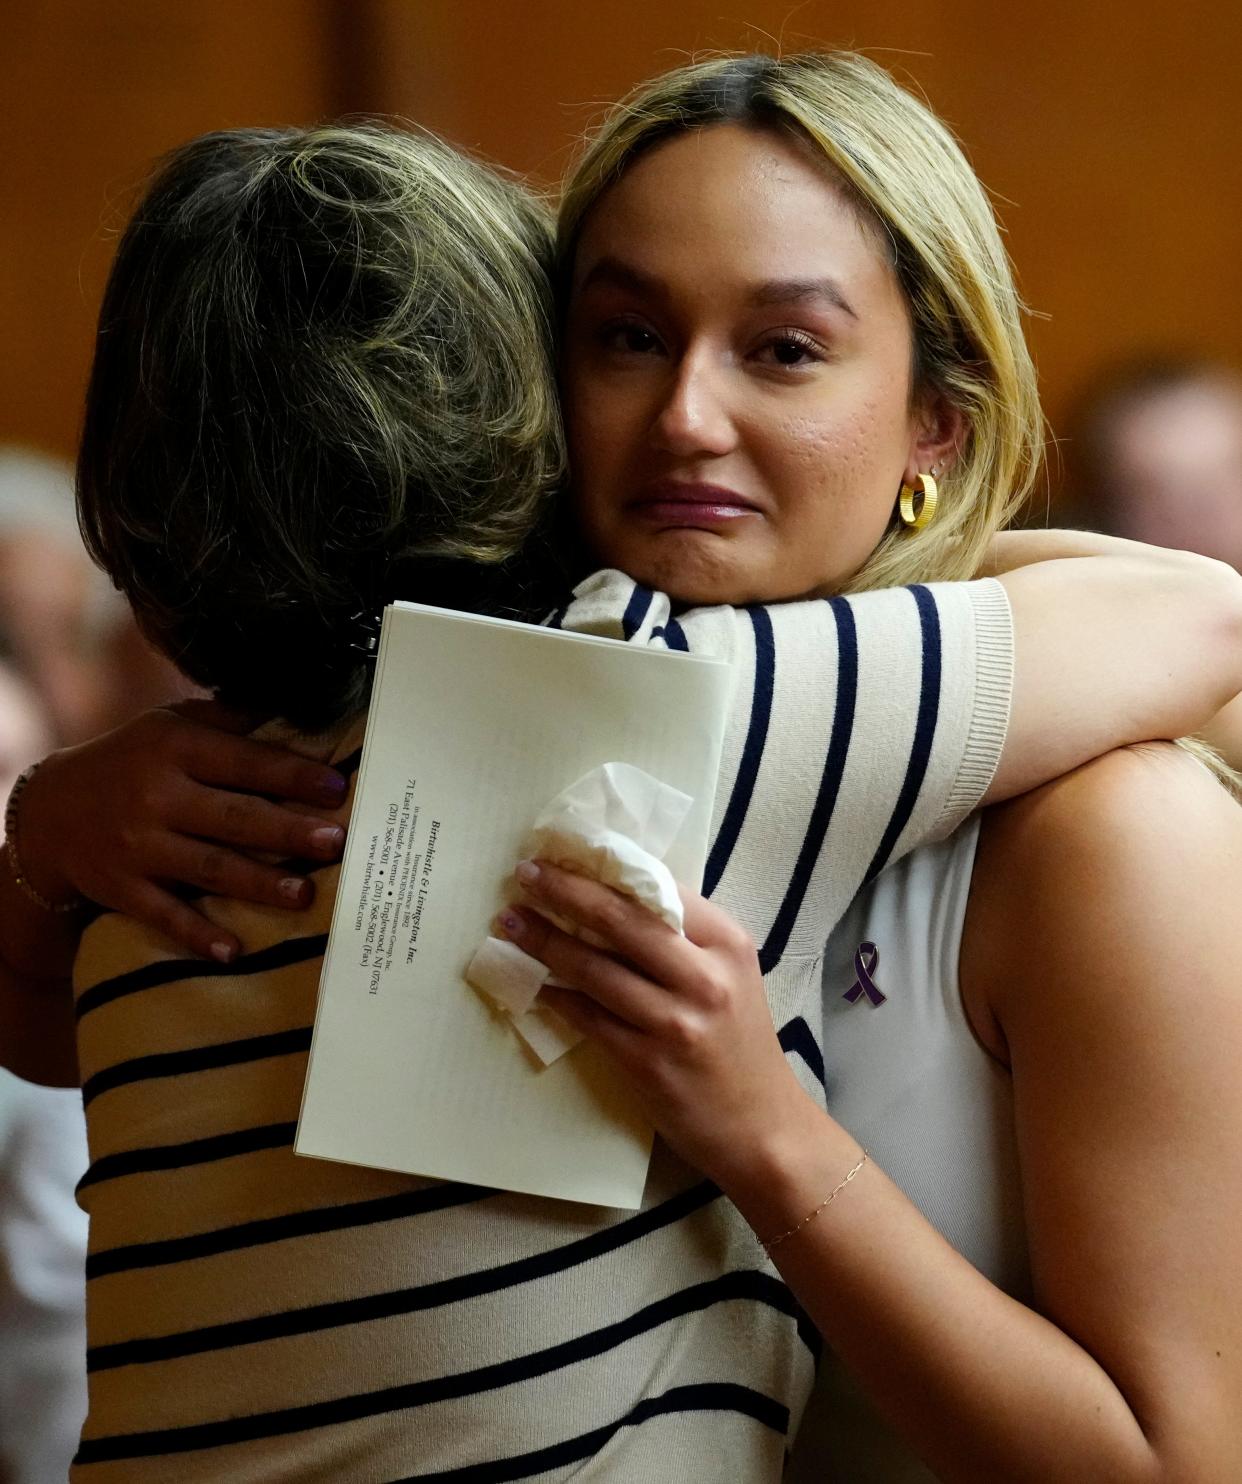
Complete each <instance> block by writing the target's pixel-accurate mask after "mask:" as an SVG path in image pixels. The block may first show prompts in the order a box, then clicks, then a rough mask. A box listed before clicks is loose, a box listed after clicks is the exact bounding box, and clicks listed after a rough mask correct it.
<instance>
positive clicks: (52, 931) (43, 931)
mask: <svg viewBox="0 0 1242 1484" xmlns="http://www.w3.org/2000/svg"><path fill="white" fill-rule="evenodd" d="M208 721H210V722H211V724H210V725H208V724H207V722H208ZM242 724H243V723H242V721H241V719H240V718H237V717H234V716H233V715H232V714H231V713H228V712H224V711H222V710H220V709H219V708H216V707H213V706H210V705H208V706H204V705H203V704H202V703H188V704H187V705H186V706H184V707H182V708H175V709H167V710H158V711H152V712H149V713H148V714H147V715H145V716H142V717H139V718H137V719H136V720H135V721H132V722H129V723H127V724H126V725H124V726H122V727H119V728H118V729H117V730H116V731H114V732H110V733H108V734H107V735H106V736H103V737H99V738H97V739H95V740H94V741H92V742H88V743H85V744H83V745H82V746H80V747H76V748H71V749H68V750H66V751H64V752H60V753H54V754H53V755H52V756H51V757H50V758H49V759H47V760H46V761H45V762H44V763H43V764H42V765H41V766H40V768H39V769H38V771H37V772H36V773H35V774H34V776H33V777H32V778H31V779H30V780H29V781H28V783H27V784H26V786H25V789H24V791H23V793H22V795H21V798H20V799H19V801H18V806H17V818H18V835H19V841H18V856H19V859H20V862H21V870H22V872H23V875H24V876H25V877H26V878H27V879H28V880H29V883H30V884H31V886H32V887H33V888H34V890H35V891H36V892H37V893H38V895H39V896H41V897H42V898H43V899H44V902H45V903H68V902H71V901H73V900H74V899H76V898H77V897H86V898H89V899H90V900H91V901H94V902H97V903H99V904H100V905H102V906H104V907H108V908H111V909H113V910H116V911H121V912H127V913H129V914H131V915H132V916H134V917H136V918H138V919H140V920H142V921H144V922H146V923H148V924H150V925H151V926H153V927H156V928H157V929H159V930H161V931H162V932H164V933H166V934H167V935H168V937H169V938H171V939H173V940H174V941H176V942H178V943H180V944H182V945H183V946H185V947H187V948H188V949H189V950H190V951H191V952H194V953H198V954H200V955H202V956H203V957H215V958H217V959H228V958H231V957H233V956H234V955H235V954H236V953H237V952H238V950H239V947H240V945H239V944H238V942H237V939H236V938H235V937H234V936H233V934H231V933H228V932H224V931H223V930H221V929H220V928H219V927H217V926H216V925H215V924H214V923H212V922H210V921H209V920H208V919H207V918H206V917H204V916H203V915H202V914H201V913H200V912H198V911H197V910H196V909H195V907H194V905H193V904H192V902H191V901H187V900H186V899H185V898H184V897H182V896H179V895H177V894H176V893H175V892H174V891H173V890H171V889H170V887H171V885H172V883H174V882H178V883H183V884H188V885H192V886H196V887H199V888H201V889H203V890H212V891H216V892H219V893H221V894H233V895H237V896H242V897H246V898H247V899H250V900H254V901H258V902H268V903H272V904H274V905H279V906H284V907H297V906H299V905H304V904H305V903H307V902H309V901H310V898H311V894H312V890H313V888H312V885H311V883H310V881H309V880H308V879H307V876H306V874H305V873H306V869H307V868H308V867H309V866H311V865H313V864H314V863H315V862H316V861H324V860H332V859H335V858H336V857H337V856H338V855H339V854H340V850H341V847H342V845H343V842H344V830H343V828H342V827H341V826H340V825H339V824H338V823H334V822H333V821H332V820H331V819H329V818H326V817H325V816H326V815H327V814H328V813H330V811H331V810H333V809H334V808H335V807H337V806H339V805H340V803H341V801H342V799H343V798H344V796H345V792H346V788H347V785H346V781H345V780H344V779H343V778H342V777H341V775H340V774H339V773H337V772H336V771H335V770H334V769H332V768H328V767H325V766H323V765H321V764H319V763H317V762H314V761H313V760H311V759H308V758H305V757H301V756H299V755H297V754H296V753H293V752H290V751H287V750H286V749H285V748H283V747H274V746H271V745H269V744H267V743H262V742H256V741H253V740H251V739H249V738H246V737H241V736H237V735H234V734H233V732H232V731H228V730H223V729H222V728H226V727H227V728H232V729H236V728H237V727H239V726H241V725H242ZM243 788H244V789H245V790H247V791H246V792H245V793H242V792H239V791H236V790H240V789H243ZM264 794H268V795H271V796H273V797H275V798H279V799H282V800H285V801H286V804H285V805H282V804H277V803H274V802H272V801H271V799H270V798H265V797H262V795H264ZM316 808H318V810H319V811H320V812H318V813H316V812H315V810H316ZM225 842H227V843H225ZM233 846H239V847H242V848H245V847H250V848H252V849H256V850H261V851H265V852H268V853H273V854H276V855H279V856H283V857H291V858H295V859H298V860H300V861H301V862H302V865H301V866H294V867H290V866H289V865H288V864H287V863H286V864H285V865H283V866H276V865H267V864H263V863H261V862H258V861H255V860H253V859H250V858H249V857H247V856H245V855H243V854H241V853H240V851H238V850H235V849H233V848H232V847H233ZM83 919H84V913H83V912H82V911H71V912H53V911H51V910H49V907H48V906H47V905H40V903H39V902H38V901H37V900H36V899H35V897H34V896H32V895H31V894H30V893H29V892H25V891H23V890H22V889H21V888H20V886H19V885H18V884H17V880H16V876H15V872H14V868H13V862H12V858H11V856H10V854H9V852H8V851H7V850H6V851H5V853H4V856H3V858H2V859H0V1064H2V1065H3V1066H5V1067H6V1068H8V1070H10V1071H12V1072H14V1073H16V1075H18V1076H20V1077H25V1078H26V1079H28V1080H29V1081H32V1082H42V1083H47V1084H51V1085H65V1086H67V1085H71V1084H73V1083H75V1082H76V1080H77V1076H76V1061H75V1056H74V1051H73V1017H72V991H71V985H70V976H71V972H72V966H73V958H74V953H75V951H76V949H77V943H78V938H79V935H80V931H81V927H82V923H83Z"/></svg>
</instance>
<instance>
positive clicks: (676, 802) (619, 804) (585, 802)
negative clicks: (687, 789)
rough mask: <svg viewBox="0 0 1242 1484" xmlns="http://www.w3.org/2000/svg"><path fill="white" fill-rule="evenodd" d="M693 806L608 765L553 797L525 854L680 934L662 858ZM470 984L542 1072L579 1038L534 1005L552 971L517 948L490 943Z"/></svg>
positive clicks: (645, 777) (625, 767)
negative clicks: (499, 1012)
mask: <svg viewBox="0 0 1242 1484" xmlns="http://www.w3.org/2000/svg"><path fill="white" fill-rule="evenodd" d="M693 802H694V801H693V800H692V799H691V798H690V797H689V796H688V795H687V794H684V793H682V792H681V790H680V789H676V788H671V787H670V786H669V785H668V784H666V783H661V782H660V780H659V779H658V778H653V777H652V776H651V774H650V773H644V772H643V770H642V769H641V768H636V767H634V766H633V765H632V764H630V763H604V764H603V765H602V766H601V767H598V768H593V769H592V770H591V772H589V773H587V774H586V775H585V776H584V777H582V778H579V779H578V781H577V783H575V784H573V785H572V786H571V787H569V788H567V789H566V790H565V791H564V792H563V793H560V794H558V795H557V796H556V798H554V799H553V800H552V801H551V803H550V804H549V805H548V806H547V808H546V809H544V810H543V811H542V813H541V814H540V815H539V817H538V818H537V819H536V820H535V823H534V827H533V829H532V831H531V835H530V839H529V841H528V842H527V846H526V854H527V855H528V856H530V857H538V858H539V859H540V860H547V861H551V862H552V863H553V864H554V865H558V866H564V867H565V868H566V869H567V870H571V871H576V872H578V874H579V875H583V876H591V877H593V878H594V879H595V880H597V881H602V882H603V883H604V884H605V885H606V886H611V887H614V888H615V889H616V890H617V891H621V892H624V893H625V894H626V895H627V896H631V897H633V898H634V899H635V900H636V901H638V902H641V903H642V904H643V905H644V906H645V907H647V908H649V909H650V910H651V911H652V912H654V913H655V914H656V915H657V916H658V917H660V918H661V919H662V920H663V921H664V922H666V923H668V925H669V926H670V927H672V928H673V929H675V930H676V931H677V932H679V933H680V932H682V931H683V915H682V906H681V897H680V896H679V895H678V892H677V884H676V882H675V881H674V880H673V877H672V873H671V872H670V871H669V869H668V867H667V866H666V865H665V864H664V861H663V856H664V855H665V854H666V852H667V851H668V849H669V847H670V846H671V845H672V843H673V841H674V839H675V838H676V835H677V831H678V830H679V829H680V828H681V825H682V822H683V821H684V820H685V817H686V815H687V813H688V812H689V810H690V806H691V804H692V803H693ZM466 979H467V982H468V983H470V984H471V985H473V986H474V988H475V989H477V990H478V991H479V992H480V993H481V994H483V995H484V996H486V998H487V999H489V1000H490V1001H491V1002H492V1003H493V1004H494V1005H497V1006H499V1007H500V1008H501V1009H503V1010H505V1011H506V1012H507V1013H508V1014H509V1015H511V1016H512V1017H513V1027H514V1029H515V1030H516V1031H517V1033H518V1035H519V1036H521V1038H522V1039H523V1041H525V1043H526V1044H527V1045H528V1046H529V1047H530V1049H531V1050H532V1051H533V1052H534V1053H535V1055H536V1056H537V1057H538V1058H539V1059H540V1061H542V1062H543V1064H544V1065H545V1066H548V1065H550V1064H551V1063H552V1062H554V1061H556V1060H557V1058H558V1057H561V1056H563V1055H564V1054H565V1052H567V1051H570V1050H572V1049H573V1047H574V1046H576V1045H577V1044H578V1042H579V1041H580V1040H581V1039H582V1036H581V1034H580V1033H579V1032H578V1031H575V1030H573V1029H572V1028H571V1027H570V1026H569V1025H568V1024H567V1023H566V1022H565V1021H564V1020H563V1019H562V1018H561V1017H560V1016H559V1015H557V1014H556V1013H555V1012H554V1011H552V1010H551V1009H549V1008H548V1007H547V1006H546V1005H540V1004H539V1003H538V1002H537V996H538V993H539V990H540V988H541V987H542V985H543V984H544V983H545V982H546V981H547V979H548V970H547V968H546V967H545V966H544V965H543V964H541V963H540V962H539V961H538V960H537V959H535V958H532V957H531V955H530V954H528V953H523V952H522V950H521V949H520V948H518V947H517V946H516V945H515V944H513V943H508V942H505V941H504V940H502V939H499V938H488V939H487V940H486V941H485V942H484V943H483V945H482V946H481V947H480V949H479V951H478V952H477V953H476V954H475V956H474V958H473V959H471V961H470V966H469V968H468V969H467V970H466Z"/></svg>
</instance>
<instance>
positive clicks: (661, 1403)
mask: <svg viewBox="0 0 1242 1484" xmlns="http://www.w3.org/2000/svg"><path fill="white" fill-rule="evenodd" d="M686 1412H736V1413H739V1414H740V1415H741V1416H743V1417H750V1418H753V1419H754V1421H756V1422H758V1423H760V1424H761V1425H762V1426H764V1427H767V1428H771V1430H772V1431H773V1432H775V1433H779V1434H780V1436H781V1437H784V1436H786V1434H787V1433H788V1432H789V1408H788V1407H785V1406H782V1405H781V1403H780V1402H777V1401H773V1400H772V1398H771V1397H770V1396H764V1394H763V1393H762V1392H761V1391H754V1390H752V1388H751V1387H749V1386H739V1385H737V1384H736V1383H735V1382H732V1381H705V1382H699V1383H698V1384H697V1385H691V1386H674V1387H672V1388H671V1389H670V1390H669V1391H666V1392H664V1394H663V1395H662V1396H647V1397H644V1398H643V1399H642V1401H641V1402H639V1403H638V1405H637V1406H636V1407H635V1408H634V1409H633V1410H632V1411H630V1412H627V1413H626V1414H625V1416H624V1417H619V1418H618V1419H617V1421H616V1422H609V1423H606V1424H605V1425H604V1426H603V1427H596V1428H593V1429H592V1430H591V1431H590V1432H584V1433H582V1434H580V1436H578V1437H576V1438H567V1439H566V1440H565V1441H564V1442H563V1443H553V1444H552V1445H551V1446H550V1447H547V1448H536V1449H535V1450H534V1451H532V1452H530V1453H518V1454H515V1455H514V1456H513V1457H512V1458H498V1459H496V1460H495V1461H494V1462H489V1463H467V1464H463V1465H462V1466H461V1467H460V1468H455V1469H437V1470H436V1472H435V1473H432V1474H407V1475H406V1477H405V1478H404V1479H398V1480H395V1481H394V1484H425V1481H428V1480H431V1481H443V1484H506V1481H507V1480H510V1479H529V1478H531V1477H532V1476H533V1475H534V1474H543V1473H546V1472H547V1471H548V1470H549V1469H555V1468H564V1467H566V1466H567V1465H569V1464H571V1463H580V1462H581V1461H582V1459H584V1458H590V1457H592V1456H593V1455H594V1454H596V1453H598V1452H599V1451H600V1449H601V1448H603V1447H604V1446H605V1444H607V1443H609V1442H611V1441H612V1439H613V1438H614V1437H615V1436H616V1435H617V1433H619V1432H620V1431H621V1429H622V1428H623V1427H640V1426H641V1425H642V1424H643V1423H644V1422H648V1421H650V1420H651V1419H652V1418H653V1417H670V1416H676V1415H678V1414H681V1413H686Z"/></svg>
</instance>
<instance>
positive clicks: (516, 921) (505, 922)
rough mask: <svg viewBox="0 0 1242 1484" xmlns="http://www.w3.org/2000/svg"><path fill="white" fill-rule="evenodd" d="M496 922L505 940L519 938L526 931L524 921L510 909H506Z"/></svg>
mask: <svg viewBox="0 0 1242 1484" xmlns="http://www.w3.org/2000/svg"><path fill="white" fill-rule="evenodd" d="M496 922H497V925H498V926H499V927H500V929H501V931H502V932H503V933H504V934H505V936H506V937H507V938H520V937H521V936H522V934H523V933H524V932H525V931H526V919H525V918H524V917H522V915H521V914H520V913H518V912H515V911H514V910H513V909H512V907H506V908H505V910H504V911H503V912H502V913H501V914H500V915H499V916H498V917H497V919H496Z"/></svg>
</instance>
